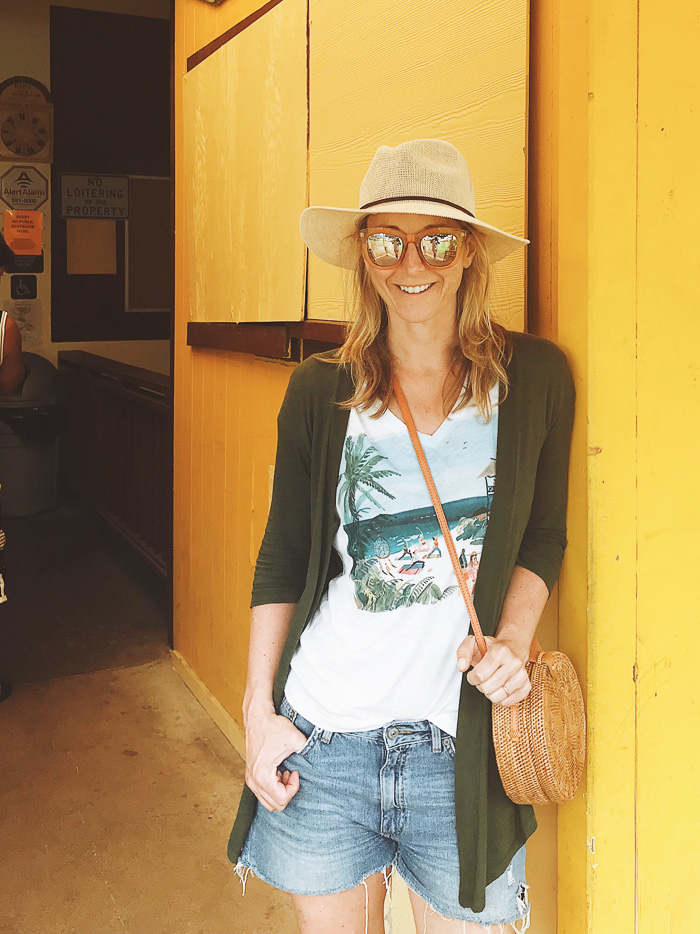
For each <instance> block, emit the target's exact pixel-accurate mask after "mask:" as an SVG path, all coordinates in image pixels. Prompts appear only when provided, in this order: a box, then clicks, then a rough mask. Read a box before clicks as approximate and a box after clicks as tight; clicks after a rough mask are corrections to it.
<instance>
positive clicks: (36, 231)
mask: <svg viewBox="0 0 700 934" xmlns="http://www.w3.org/2000/svg"><path fill="white" fill-rule="evenodd" d="M43 219H44V215H43V214H42V213H41V211H5V241H6V243H7V245H8V246H9V248H10V249H11V250H12V251H13V252H14V253H17V254H19V255H20V256H40V255H41V230H42V221H43Z"/></svg>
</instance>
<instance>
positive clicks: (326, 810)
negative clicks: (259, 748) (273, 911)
mask: <svg viewBox="0 0 700 934" xmlns="http://www.w3.org/2000/svg"><path fill="white" fill-rule="evenodd" d="M280 713H281V714H282V715H283V716H285V717H287V718H288V719H289V720H291V721H292V723H293V724H294V725H295V726H296V728H297V729H298V730H300V732H302V733H303V734H304V736H306V737H307V740H306V744H305V745H304V746H303V747H302V748H301V749H300V750H299V752H295V753H292V754H291V755H290V756H288V757H287V758H286V759H284V760H283V761H282V762H281V763H280V765H279V766H278V768H279V769H280V771H282V770H284V769H288V770H289V771H290V772H291V771H294V770H295V769H296V770H298V772H299V790H298V791H297V793H296V794H295V795H294V797H293V798H291V800H290V801H289V803H288V804H287V806H286V807H285V809H284V810H283V811H272V812H270V811H268V810H267V809H266V808H264V807H263V806H262V805H261V804H260V802H258V803H257V807H256V810H255V816H254V818H253V822H252V824H251V827H250V830H249V832H248V836H247V838H246V841H245V844H244V846H243V849H242V852H241V855H240V859H239V861H238V864H237V865H236V867H235V869H236V872H237V873H238V875H239V876H240V877H241V879H242V880H243V881H245V877H246V875H247V871H252V872H253V873H254V874H255V875H256V876H258V877H259V878H260V879H262V880H263V881H264V882H268V883H269V884H270V885H273V886H275V887H276V888H278V889H282V890H284V891H285V892H290V893H292V894H298V895H329V894H333V893H336V892H343V891H346V890H347V889H353V888H356V887H357V886H358V885H360V883H362V882H363V881H364V880H365V879H366V878H367V877H368V876H370V875H373V874H374V873H377V872H384V879H385V882H386V878H387V873H386V870H387V869H388V867H389V866H393V867H395V869H396V871H397V872H398V873H399V875H400V876H401V877H402V878H403V880H404V881H405V882H406V884H407V886H408V887H409V888H410V889H412V890H413V891H414V892H416V893H417V894H418V895H420V896H421V898H423V899H424V900H425V901H426V902H427V903H428V906H429V907H430V908H432V909H433V910H434V911H437V912H439V913H440V914H441V915H442V916H443V917H444V918H449V919H459V920H463V921H473V922H477V923H479V924H482V925H485V926H486V925H491V924H498V925H506V924H513V923H514V922H518V921H520V920H521V919H524V920H523V922H522V923H523V926H522V928H520V931H521V932H522V931H525V930H526V929H527V927H528V926H529V921H530V906H529V900H528V895H527V888H528V886H527V885H526V883H525V845H523V846H522V847H521V848H520V849H519V850H518V851H517V853H516V854H515V856H514V857H513V859H512V861H511V863H510V865H509V866H508V867H507V868H506V870H505V871H504V872H503V874H502V875H501V876H499V878H498V879H495V880H494V881H493V882H491V883H490V884H489V885H488V886H487V887H486V906H485V908H484V910H483V911H481V912H479V913H475V912H473V911H471V910H469V909H468V908H463V907H462V906H461V905H460V904H459V898H458V893H459V858H458V854H457V835H456V826H455V816H454V811H455V805H454V743H453V740H452V737H451V736H450V735H449V734H448V733H445V732H443V731H442V730H440V728H439V727H437V726H435V724H433V723H431V722H430V721H429V720H417V721H405V720H393V721H391V722H390V723H387V724H386V726H384V727H381V728H380V729H376V730H367V731H364V732H353V733H338V732H332V731H329V730H323V729H319V728H318V727H316V726H314V724H313V723H310V722H309V721H308V720H306V719H304V717H302V716H301V715H300V714H298V713H297V712H296V711H295V710H293V709H292V707H291V706H290V705H289V703H288V701H287V699H286V697H285V698H283V700H282V705H281V708H280ZM426 910H427V909H426Z"/></svg>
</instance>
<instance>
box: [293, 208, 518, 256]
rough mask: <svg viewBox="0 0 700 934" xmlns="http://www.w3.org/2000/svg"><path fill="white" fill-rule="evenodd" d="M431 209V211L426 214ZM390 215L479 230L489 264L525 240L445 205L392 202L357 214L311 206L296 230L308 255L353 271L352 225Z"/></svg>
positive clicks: (353, 245) (338, 209) (340, 209)
mask: <svg viewBox="0 0 700 934" xmlns="http://www.w3.org/2000/svg"><path fill="white" fill-rule="evenodd" d="M430 209H433V210H430ZM385 212H390V213H392V214H428V213H430V214H431V216H434V217H449V218H452V219H453V220H458V221H463V222H465V223H467V224H470V225H471V226H473V227H478V228H479V229H480V230H483V232H484V236H485V245H486V251H487V254H488V257H489V261H490V262H492V263H496V262H498V260H501V259H503V258H504V257H506V256H508V254H509V253H512V252H513V251H514V250H517V249H518V247H520V246H522V245H523V244H525V243H529V242H530V241H529V240H526V239H524V238H523V237H516V236H515V235H514V234H509V233H506V231H505V230H500V229H499V228H498V227H493V226H492V225H491V224H487V223H486V222H485V221H482V220H479V219H478V218H476V217H472V216H471V215H470V214H467V212H466V211H461V210H460V209H459V208H451V207H449V206H447V205H442V204H438V203H437V202H435V203H434V204H427V203H426V202H425V201H393V202H391V203H388V204H386V205H385V206H383V205H381V204H377V205H373V206H372V210H371V211H367V210H365V211H360V210H356V209H355V208H333V207H324V206H322V205H313V206H312V207H308V208H306V209H305V210H304V211H302V213H301V217H300V219H299V230H300V232H301V236H302V238H303V240H304V243H306V245H307V246H308V248H309V249H310V250H311V252H312V253H313V254H314V255H315V256H318V258H319V259H322V260H323V261H324V262H325V263H330V264H331V265H332V266H341V267H342V268H344V269H355V268H356V266H357V243H356V241H355V238H354V236H353V234H354V232H355V229H356V226H355V225H356V223H357V221H358V220H359V218H361V217H366V216H367V215H369V214H379V213H385Z"/></svg>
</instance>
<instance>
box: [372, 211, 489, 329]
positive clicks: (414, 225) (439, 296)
mask: <svg viewBox="0 0 700 934" xmlns="http://www.w3.org/2000/svg"><path fill="white" fill-rule="evenodd" d="M367 226H368V227H395V228H397V229H398V230H402V231H403V232H404V233H418V231H419V230H423V228H425V227H454V228H456V229H457V230H460V229H463V228H462V226H461V224H460V223H459V221H456V220H452V219H451V218H447V217H435V216H433V215H430V214H370V216H369V217H368V218H367ZM475 249H476V246H475V242H474V237H473V236H471V235H469V234H468V235H467V237H465V239H464V243H463V244H462V246H461V247H460V252H459V254H458V258H457V261H456V262H454V263H453V264H452V265H451V266H448V267H447V268H446V269H439V268H437V267H435V266H428V265H427V263H425V262H424V260H423V258H422V257H421V255H420V251H419V250H418V246H417V244H415V243H409V244H408V247H407V248H406V250H405V251H404V254H403V256H402V258H401V262H400V263H398V264H397V265H396V266H390V267H388V268H387V269H377V268H376V267H375V266H371V265H370V264H369V263H368V262H367V260H366V259H365V260H364V263H365V267H366V268H367V272H368V275H369V277H370V281H371V282H372V285H373V286H374V288H375V289H376V290H377V292H378V293H379V295H380V296H381V297H382V298H383V299H384V302H385V304H386V307H387V311H388V314H389V320H390V321H391V319H392V318H393V317H396V318H398V319H401V320H402V321H405V322H407V323H411V324H420V323H423V322H425V321H430V320H432V319H436V318H440V317H442V318H444V319H445V321H446V322H447V321H449V325H450V327H452V326H453V325H454V318H455V314H456V311H457V289H458V288H459V285H460V283H461V281H462V272H463V271H464V269H465V268H466V267H467V266H469V265H471V262H472V259H473V258H474V252H475ZM425 285H428V286H429V288H428V289H426V290H425V291H422V292H413V293H410V292H405V291H403V288H406V287H410V288H415V287H416V286H425Z"/></svg>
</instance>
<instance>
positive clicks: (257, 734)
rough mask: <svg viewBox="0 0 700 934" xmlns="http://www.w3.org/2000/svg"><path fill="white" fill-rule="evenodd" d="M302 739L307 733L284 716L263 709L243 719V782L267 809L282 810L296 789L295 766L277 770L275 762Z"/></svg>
mask: <svg viewBox="0 0 700 934" xmlns="http://www.w3.org/2000/svg"><path fill="white" fill-rule="evenodd" d="M305 743H306V736H304V734H303V733H302V732H301V730H298V729H297V728H296V727H295V726H294V724H293V723H292V722H291V721H290V720H288V719H287V717H283V716H281V715H278V714H276V713H263V714H258V715H255V716H250V717H248V719H247V720H246V734H245V745H246V768H245V780H246V785H248V787H249V788H250V790H251V791H252V792H253V794H254V795H255V797H256V798H257V799H258V801H259V802H260V803H261V804H262V806H263V807H264V808H266V809H267V810H268V811H283V810H284V809H285V808H286V807H287V805H288V804H289V802H290V801H291V799H292V798H293V797H294V795H295V794H296V793H297V791H299V773H298V772H297V771H296V769H295V770H294V771H293V772H289V771H288V770H287V769H285V770H284V771H283V772H279V771H278V769H277V766H278V765H279V764H280V762H282V761H283V760H284V759H286V758H287V756H289V755H291V754H292V753H293V752H298V751H299V750H300V749H301V748H302V747H303V746H304V744H305Z"/></svg>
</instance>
